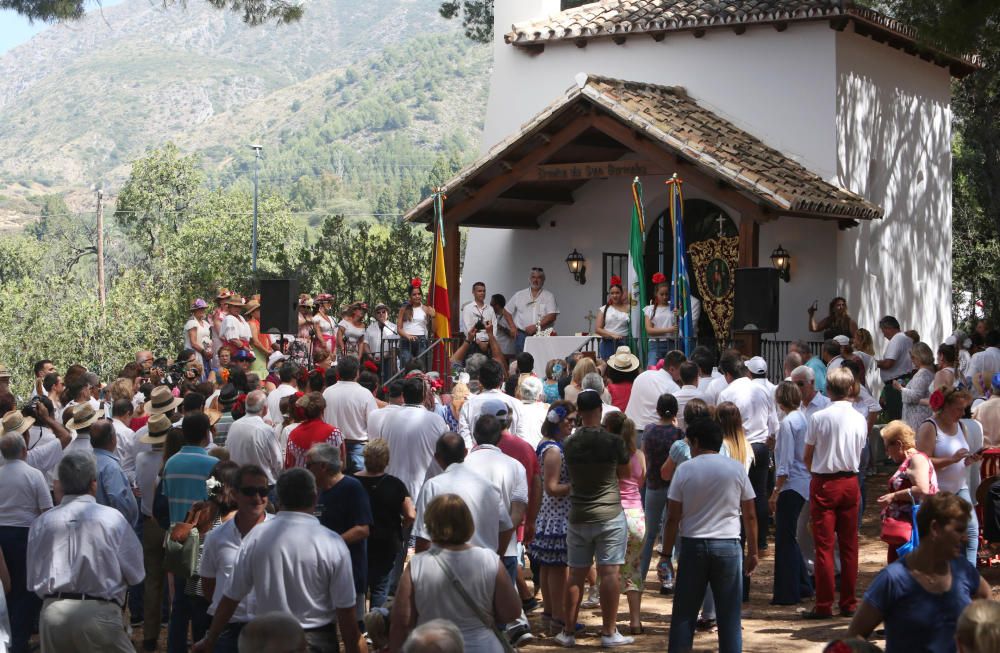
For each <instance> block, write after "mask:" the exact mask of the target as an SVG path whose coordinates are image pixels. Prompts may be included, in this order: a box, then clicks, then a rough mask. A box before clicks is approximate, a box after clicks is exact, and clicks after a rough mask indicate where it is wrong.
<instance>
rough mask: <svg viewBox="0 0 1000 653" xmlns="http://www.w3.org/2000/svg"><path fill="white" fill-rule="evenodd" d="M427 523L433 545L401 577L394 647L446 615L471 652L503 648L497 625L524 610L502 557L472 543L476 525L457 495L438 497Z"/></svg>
mask: <svg viewBox="0 0 1000 653" xmlns="http://www.w3.org/2000/svg"><path fill="white" fill-rule="evenodd" d="M424 523H425V524H426V525H427V531H428V533H429V534H430V536H431V542H432V545H431V548H430V550H428V551H425V552H423V553H418V554H417V555H415V556H413V558H412V559H411V560H410V563H409V564H408V565H407V566H406V570H405V571H404V572H403V576H402V578H400V581H399V589H398V591H397V592H396V600H395V602H394V603H393V606H392V618H391V619H390V621H389V622H390V624H391V626H390V630H389V649H390V650H392V651H399V650H402V646H403V642H404V640H406V636H407V634H409V632H410V631H411V630H413V629H414V628H415V627H417V626H419V625H421V624H424V623H426V622H428V621H431V620H432V619H447V620H448V621H451V622H453V623H454V624H455V625H456V626H458V628H459V630H460V631H462V639H463V640H464V642H465V650H466V651H476V652H477V653H503V651H504V647H503V645H502V644H501V643H500V640H499V637H503V635H502V634H500V633H499V632H497V631H496V625H497V624H505V623H510V622H511V621H513V620H514V619H516V618H517V617H519V616H520V615H521V599H520V597H519V596H518V595H517V592H516V591H515V590H514V584H513V583H512V582H511V580H510V576H509V575H507V570H506V569H505V568H504V566H503V561H502V560H500V557H499V556H498V555H497V554H496V552H494V551H490V550H488V549H484V548H481V547H475V546H472V545H471V544H469V539H470V538H471V537H472V534H473V531H474V529H475V525H474V523H473V521H472V513H471V512H470V511H469V507H468V506H467V505H466V503H465V501H463V500H462V498H461V497H459V496H458V495H457V494H442V495H441V496H438V497H435V498H434V500H432V501H431V503H430V505H429V506H428V507H427V512H426V513H425V514H424ZM458 579H461V580H458Z"/></svg>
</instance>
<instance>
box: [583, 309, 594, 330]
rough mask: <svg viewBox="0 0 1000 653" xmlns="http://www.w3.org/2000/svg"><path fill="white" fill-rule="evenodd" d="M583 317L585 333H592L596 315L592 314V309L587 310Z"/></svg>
mask: <svg viewBox="0 0 1000 653" xmlns="http://www.w3.org/2000/svg"><path fill="white" fill-rule="evenodd" d="M583 319H585V320H587V333H593V332H594V320H596V319H597V316H596V315H594V311H592V310H591V311H587V314H586V315H584V316H583Z"/></svg>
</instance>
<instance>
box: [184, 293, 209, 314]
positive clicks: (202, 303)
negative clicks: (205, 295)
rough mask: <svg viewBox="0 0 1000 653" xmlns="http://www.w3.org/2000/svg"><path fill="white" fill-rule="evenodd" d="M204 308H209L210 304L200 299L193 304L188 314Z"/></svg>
mask: <svg viewBox="0 0 1000 653" xmlns="http://www.w3.org/2000/svg"><path fill="white" fill-rule="evenodd" d="M202 308H208V302H206V301H205V300H204V299H202V298H201V297H199V298H198V299H196V300H194V301H193V302H191V308H190V309H188V312H189V313H194V312H195V311H197V310H200V309H202Z"/></svg>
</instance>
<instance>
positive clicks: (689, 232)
mask: <svg viewBox="0 0 1000 653" xmlns="http://www.w3.org/2000/svg"><path fill="white" fill-rule="evenodd" d="M720 218H721V220H720ZM720 225H721V229H722V235H723V236H726V237H736V236H738V235H739V230H738V228H737V226H736V224H735V223H734V222H733V220H732V218H731V217H729V214H728V213H726V211H725V210H724V209H723V208H722V207H720V206H718V205H717V204H713V203H712V202H709V201H707V200H700V199H689V200H684V240H685V242H686V243H687V245H688V246H689V247H690V246H691V244H692V243H697V242H700V241H703V240H710V239H712V238H718V237H719V229H720ZM644 263H645V265H646V276H647V277H652V276H653V274H654V273H655V272H657V271H661V272H663V274H665V275H666V276H667V279H670V275H671V270H673V266H674V247H673V233H672V231H671V228H670V211H669V209H668V210H665V211H663V213H661V214H660V215H659V216H657V218H656V220H655V221H654V222H653V224H652V225H651V226H650V227H649V231H648V232H647V233H646V251H645V253H644ZM687 267H688V271H689V272H690V273H691V292H692V294H693V295H694V296H695V297H698V298H699V299H700V298H701V297H700V293H699V292H698V282H697V281H696V280H695V278H694V272H693V270H694V268H693V267H692V265H691V259H690V257H689V258H688V260H687ZM648 281H649V280H648V279H647V283H648ZM697 332H698V334H699V336H700V335H705V336H712V326H711V324H710V323H709V321H708V317H707V316H706V315H705V312H704V311H702V313H701V319H700V320H699V321H698V325H697Z"/></svg>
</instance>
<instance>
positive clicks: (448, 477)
mask: <svg viewBox="0 0 1000 653" xmlns="http://www.w3.org/2000/svg"><path fill="white" fill-rule="evenodd" d="M494 419H496V418H494ZM465 453H466V452H465V442H463V441H462V439H461V438H460V437H458V436H457V435H455V434H454V433H445V434H444V435H442V436H441V437H440V438H438V441H437V444H436V445H435V448H434V458H435V460H436V461H437V464H438V465H439V466H440V467H441V468H442V469H443V470H444V471H443V472H442V473H440V474H438V475H437V476H435V477H434V478H431V479H429V480H428V481H427V482H426V483H424V486H423V488H421V490H420V494H419V495H418V496H417V505H416V508H417V518H416V521H415V522H414V524H413V534H414V535H415V536H416V538H417V544H416V550H417V552H421V551H426V550H427V549H429V548H430V546H431V536H430V534H429V533H428V532H427V526H426V524H424V512H425V511H426V510H427V507H428V506H429V505H430V504H431V501H432V500H433V499H434V497H436V496H438V495H440V494H457V495H458V496H460V497H462V500H463V501H465V504H466V505H467V506H468V507H469V511H470V512H471V513H472V521H473V522H474V523H475V527H476V530H475V533H473V535H472V539H471V540H469V543H470V544H472V545H473V546H481V547H483V548H484V549H489V550H490V551H496V552H497V553H498V554H499V555H500V556H503V555H504V553H506V551H507V545H508V544H509V543H510V540H511V536H512V535H513V534H514V522H513V520H511V518H510V511H509V510H508V509H507V506H506V505H505V504H504V500H503V496H502V495H501V494H500V491H499V490H498V489H497V488H496V487H494V486H493V484H492V483H491V482H490V481H489V480H487V479H486V478H484V477H483V476H481V475H480V474H478V473H476V472H474V471H473V470H472V469H470V468H469V467H467V466H466V465H465V464H464V463H463V461H464V460H465ZM391 459H392V458H391V456H390V460H391ZM515 462H516V461H515ZM524 495H525V503H527V492H525V493H524ZM512 496H514V497H515V498H519V496H518V495H512Z"/></svg>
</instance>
